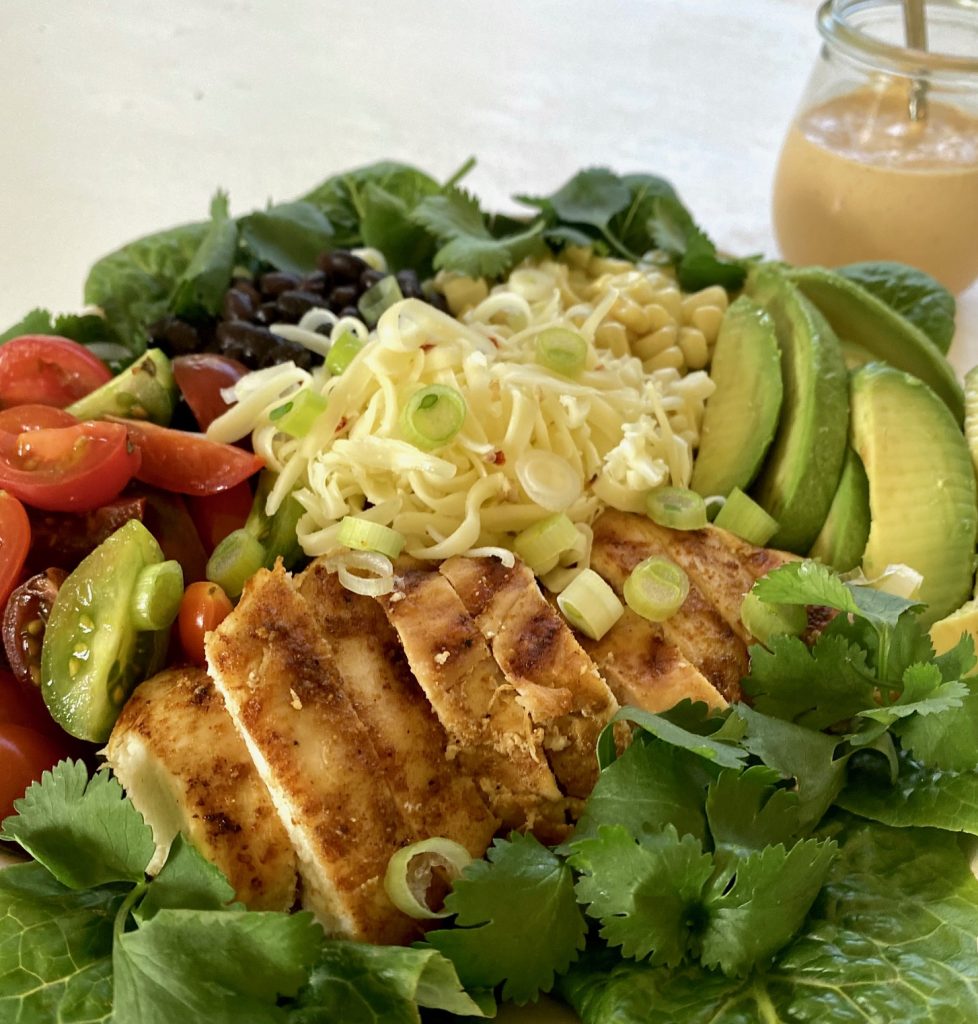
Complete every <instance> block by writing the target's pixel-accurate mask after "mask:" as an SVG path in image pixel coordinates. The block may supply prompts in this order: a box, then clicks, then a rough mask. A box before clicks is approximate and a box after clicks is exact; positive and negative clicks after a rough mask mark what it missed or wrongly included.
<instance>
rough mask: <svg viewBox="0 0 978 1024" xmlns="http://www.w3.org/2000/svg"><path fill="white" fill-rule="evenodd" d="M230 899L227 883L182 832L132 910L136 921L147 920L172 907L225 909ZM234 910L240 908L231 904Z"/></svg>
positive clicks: (183, 908)
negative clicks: (134, 909)
mask: <svg viewBox="0 0 978 1024" xmlns="http://www.w3.org/2000/svg"><path fill="white" fill-rule="evenodd" d="M233 902H234V889H233V888H232V887H231V883H230V882H228V880H227V879H226V878H225V877H224V875H223V874H222V873H221V870H220V868H217V867H215V866H214V865H213V864H211V862H210V861H209V860H206V859H205V858H204V857H203V856H201V854H200V853H198V852H197V850H196V849H195V848H194V847H193V846H191V844H190V843H188V842H187V840H186V839H184V837H183V834H182V833H178V834H177V837H176V838H175V839H174V840H173V842H172V844H171V845H170V852H169V853H168V854H167V858H166V863H165V864H164V865H163V869H162V870H161V871H160V873H159V874H158V875H157V876H156V877H155V878H154V879H153V881H152V884H151V885H150V886H149V891H148V892H147V893H146V896H145V897H144V898H143V901H142V902H141V903H140V904H139V906H138V908H137V909H136V911H135V917H136V920H137V921H140V922H142V921H148V920H149V919H150V918H151V917H152V916H153V915H154V914H155V913H157V912H158V911H160V910H163V909H164V908H167V907H169V908H170V909H174V910H225V909H228V907H229V904H231V903H233ZM235 907H236V909H242V908H241V905H240V904H235Z"/></svg>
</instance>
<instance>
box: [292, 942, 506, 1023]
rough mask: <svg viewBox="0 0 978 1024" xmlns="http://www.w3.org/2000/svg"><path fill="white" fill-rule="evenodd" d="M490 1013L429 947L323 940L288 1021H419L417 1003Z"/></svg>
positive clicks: (466, 1012)
mask: <svg viewBox="0 0 978 1024" xmlns="http://www.w3.org/2000/svg"><path fill="white" fill-rule="evenodd" d="M419 1006H423V1007H425V1008H428V1009H433V1010H444V1011H446V1012H448V1013H453V1014H459V1015H465V1016H469V1017H483V1016H491V1015H492V1013H493V1010H494V1002H493V1000H492V999H491V998H490V999H489V1000H488V1001H486V1000H484V999H480V1001H476V999H475V998H473V997H472V996H469V995H468V994H467V993H466V992H465V990H464V989H463V988H462V985H461V982H460V981H459V980H458V975H457V974H456V973H455V968H454V967H453V966H452V964H451V961H449V960H446V959H445V957H443V956H442V955H441V954H440V953H438V952H436V951H435V950H433V949H404V948H401V947H398V946H370V945H367V944H365V943H362V942H326V943H324V944H323V948H322V950H321V951H320V954H319V958H318V959H317V961H316V963H315V964H314V966H313V969H312V975H311V977H310V979H309V984H308V985H307V986H306V987H305V988H304V989H303V990H302V991H301V992H300V993H299V996H298V998H297V1000H296V1003H295V1009H293V1010H292V1011H291V1013H290V1014H289V1022H290V1024H333V1022H334V1021H342V1022H343V1024H380V1022H383V1024H420V1022H421V1015H420V1014H419V1013H418V1007H419Z"/></svg>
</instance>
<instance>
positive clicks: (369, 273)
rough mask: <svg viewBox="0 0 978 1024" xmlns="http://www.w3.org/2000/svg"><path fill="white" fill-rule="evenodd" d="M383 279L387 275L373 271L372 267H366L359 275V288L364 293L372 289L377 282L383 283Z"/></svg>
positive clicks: (380, 271)
mask: <svg viewBox="0 0 978 1024" xmlns="http://www.w3.org/2000/svg"><path fill="white" fill-rule="evenodd" d="M385 277H387V274H386V273H384V271H383V270H374V268H373V267H367V269H366V270H365V271H364V272H363V273H362V274H361V275H360V287H361V288H362V289H363V290H364V291H366V290H367V289H368V288H372V287H373V286H374V285H375V284H376V283H377V282H378V281H383V280H384V278H385Z"/></svg>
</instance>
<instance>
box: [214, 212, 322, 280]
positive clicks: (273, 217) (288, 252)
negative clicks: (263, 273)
mask: <svg viewBox="0 0 978 1024" xmlns="http://www.w3.org/2000/svg"><path fill="white" fill-rule="evenodd" d="M240 227H241V240H242V242H244V243H245V245H247V246H248V249H249V250H250V251H251V252H252V253H253V255H254V256H255V257H256V258H257V259H258V260H260V261H261V262H262V263H268V264H271V266H273V267H275V268H276V269H278V270H286V271H289V272H290V273H293V274H307V273H309V271H311V270H312V269H313V268H314V267H315V266H316V257H317V256H318V255H319V254H320V253H321V252H322V251H323V250H324V249H328V248H329V247H330V246H331V245H332V240H333V226H332V225H331V224H330V222H329V221H328V220H327V219H326V216H325V214H323V212H322V211H321V210H319V209H318V208H317V207H315V206H313V205H312V203H302V202H296V203H279V204H277V205H276V206H269V208H268V209H267V210H256V211H255V212H254V213H251V214H249V215H248V216H247V217H242V218H241V221H240ZM229 269H230V268H229ZM228 277H230V273H229V274H228ZM226 286H227V281H226V280H225V287H226Z"/></svg>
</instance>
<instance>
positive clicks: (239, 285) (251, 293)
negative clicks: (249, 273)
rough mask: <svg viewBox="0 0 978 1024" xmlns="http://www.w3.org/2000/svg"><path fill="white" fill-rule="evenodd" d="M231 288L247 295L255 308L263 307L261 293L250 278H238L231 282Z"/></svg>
mask: <svg viewBox="0 0 978 1024" xmlns="http://www.w3.org/2000/svg"><path fill="white" fill-rule="evenodd" d="M231 287H232V288H234V289H235V290H236V291H239V292H244V293H245V295H247V296H248V298H249V299H251V304H252V305H253V306H255V307H257V306H260V305H261V292H260V291H258V289H257V288H256V287H255V284H254V282H253V281H252V280H251V278H250V277H236V278H235V279H234V280H233V281H232V282H231Z"/></svg>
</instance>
